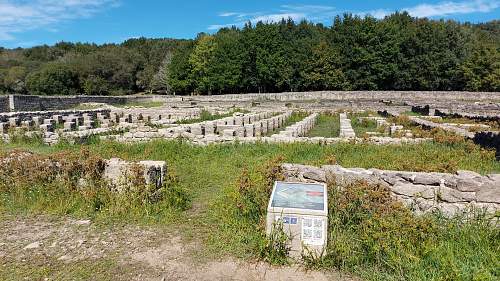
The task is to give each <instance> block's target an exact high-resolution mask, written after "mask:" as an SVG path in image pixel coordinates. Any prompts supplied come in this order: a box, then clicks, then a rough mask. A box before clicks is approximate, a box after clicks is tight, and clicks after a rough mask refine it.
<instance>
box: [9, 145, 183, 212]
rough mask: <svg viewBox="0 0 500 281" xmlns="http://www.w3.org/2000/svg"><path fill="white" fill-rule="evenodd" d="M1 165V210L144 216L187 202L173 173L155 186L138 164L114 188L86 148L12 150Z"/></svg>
mask: <svg viewBox="0 0 500 281" xmlns="http://www.w3.org/2000/svg"><path fill="white" fill-rule="evenodd" d="M0 164H1V165H0V167H1V168H0V203H2V204H0V211H2V209H3V208H6V209H11V210H12V211H16V210H17V211H19V210H22V211H23V212H34V213H40V212H43V213H57V214H73V215H82V216H90V217H96V216H102V217H104V218H106V217H108V218H109V217H119V216H127V217H128V218H130V217H134V216H136V217H137V218H144V217H147V216H152V215H154V214H161V213H162V212H166V211H167V210H185V209H187V208H188V207H189V205H190V200H189V196H188V195H187V193H186V192H185V191H184V190H183V189H181V188H180V187H179V184H178V182H177V180H176V178H175V176H174V175H173V174H172V173H170V174H169V175H168V176H167V178H166V179H165V181H164V185H163V186H161V187H159V188H158V187H155V186H150V185H147V184H146V183H145V179H144V176H143V175H144V169H143V167H142V166H140V165H131V167H130V173H129V175H128V176H127V188H125V189H124V190H120V191H119V192H117V191H114V190H112V189H111V188H110V185H109V182H108V181H107V180H106V179H104V178H103V173H104V169H105V165H106V163H105V160H104V159H102V158H101V157H100V156H99V155H97V154H95V153H92V152H90V151H89V150H86V149H81V150H80V151H65V152H59V153H54V154H51V155H41V154H34V153H31V152H28V151H23V150H13V151H10V152H4V153H1V154H0ZM2 207H3V208H2ZM158 217H162V216H158Z"/></svg>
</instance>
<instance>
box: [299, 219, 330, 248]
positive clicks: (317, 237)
mask: <svg viewBox="0 0 500 281" xmlns="http://www.w3.org/2000/svg"><path fill="white" fill-rule="evenodd" d="M323 224H324V219H323V218H319V217H303V218H302V235H301V236H302V237H301V238H302V242H303V243H304V244H306V245H314V246H321V245H323V244H325V241H324V238H325V233H324V228H323Z"/></svg>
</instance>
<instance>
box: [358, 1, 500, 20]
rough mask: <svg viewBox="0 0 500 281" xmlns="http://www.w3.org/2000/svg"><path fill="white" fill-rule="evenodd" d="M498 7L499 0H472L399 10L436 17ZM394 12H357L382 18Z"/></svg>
mask: <svg viewBox="0 0 500 281" xmlns="http://www.w3.org/2000/svg"><path fill="white" fill-rule="evenodd" d="M498 7H500V1H499V0H493V1H485V0H472V1H462V2H450V1H448V2H440V3H437V4H426V3H424V4H420V5H417V6H414V7H407V8H402V9H399V10H400V11H407V12H408V13H409V14H410V15H412V16H414V17H438V16H441V17H443V16H449V15H459V14H470V13H488V12H491V11H493V10H495V9H497V8H498ZM392 12H394V11H393V10H385V9H379V10H373V11H368V12H362V13H358V14H360V15H367V14H369V15H372V16H373V17H375V18H383V17H385V16H387V15H389V14H391V13H392Z"/></svg>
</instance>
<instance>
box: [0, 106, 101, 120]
mask: <svg viewBox="0 0 500 281" xmlns="http://www.w3.org/2000/svg"><path fill="white" fill-rule="evenodd" d="M110 112H111V110H109V109H87V110H48V111H23V112H9V113H0V122H6V121H8V120H9V119H10V118H18V119H19V121H26V120H32V119H33V117H40V118H51V117H52V116H54V115H61V116H69V115H82V114H92V115H96V114H98V113H100V114H105V115H109V114H110Z"/></svg>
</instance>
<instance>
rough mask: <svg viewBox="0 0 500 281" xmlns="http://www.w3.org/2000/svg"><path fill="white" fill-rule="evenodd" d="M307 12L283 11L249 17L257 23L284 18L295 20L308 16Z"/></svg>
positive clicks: (277, 20)
mask: <svg viewBox="0 0 500 281" xmlns="http://www.w3.org/2000/svg"><path fill="white" fill-rule="evenodd" d="M306 16H307V15H306V14H304V13H281V14H269V15H262V16H256V17H254V18H251V19H248V20H249V21H250V22H253V23H257V22H259V21H261V22H279V21H281V20H282V19H292V20H294V21H298V20H301V19H304V18H306Z"/></svg>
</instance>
